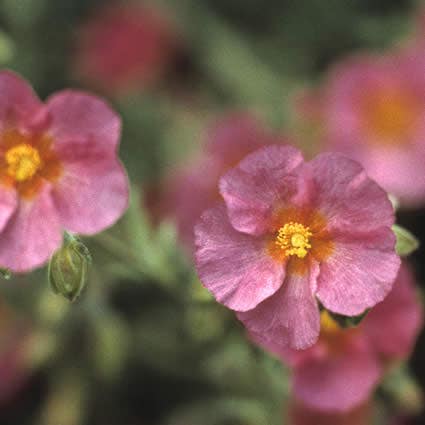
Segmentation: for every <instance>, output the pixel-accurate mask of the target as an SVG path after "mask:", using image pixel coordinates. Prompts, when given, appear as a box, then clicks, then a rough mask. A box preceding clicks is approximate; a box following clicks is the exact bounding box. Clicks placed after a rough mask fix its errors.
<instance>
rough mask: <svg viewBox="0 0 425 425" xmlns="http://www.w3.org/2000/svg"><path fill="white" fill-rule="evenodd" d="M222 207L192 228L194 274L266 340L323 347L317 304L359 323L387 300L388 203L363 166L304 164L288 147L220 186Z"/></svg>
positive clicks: (331, 160) (253, 157)
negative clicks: (319, 342)
mask: <svg viewBox="0 0 425 425" xmlns="http://www.w3.org/2000/svg"><path fill="white" fill-rule="evenodd" d="M220 192H221V195H222V196H223V198H224V203H220V204H219V205H218V206H216V207H214V208H212V209H210V210H208V211H206V212H205V213H204V214H203V215H202V218H201V220H200V221H199V223H198V224H197V226H196V228H195V235H196V245H197V250H196V265H197V270H198V273H199V276H200V278H201V281H202V283H203V284H204V285H205V286H206V287H207V289H209V290H210V291H211V292H212V293H213V294H214V296H215V297H216V299H217V300H218V301H219V302H220V303H222V304H224V305H225V306H227V307H229V308H230V309H232V310H235V311H237V312H238V318H239V319H240V320H241V321H242V322H243V323H244V324H245V326H246V327H247V328H248V329H249V330H250V331H251V332H253V333H257V334H261V335H263V337H264V339H265V340H266V341H273V342H274V343H278V344H280V345H282V346H290V347H292V348H295V349H303V348H307V347H309V346H311V345H313V344H314V343H315V342H316V341H317V338H318V335H319V329H320V314H319V307H318V302H317V299H319V301H320V302H321V303H322V304H323V305H324V306H325V307H326V308H327V309H329V310H331V311H333V312H335V313H340V314H345V315H348V316H354V315H357V314H360V313H362V312H363V311H364V310H365V309H367V308H370V307H373V306H374V305H375V304H377V303H378V302H380V301H382V300H383V299H384V298H385V296H386V295H387V294H388V293H389V292H390V290H391V288H392V284H393V282H394V280H395V278H396V276H397V272H398V268H399V264H400V260H399V258H398V256H397V255H396V253H395V251H394V244H395V236H394V234H393V232H392V230H391V225H392V224H393V222H394V211H393V208H392V206H391V203H390V202H389V200H388V197H387V194H386V193H385V192H384V191H383V190H382V189H381V188H380V187H379V186H378V185H377V184H376V183H374V182H373V181H372V180H370V179H369V178H368V177H367V175H366V173H365V172H364V170H363V168H362V167H361V166H360V165H359V164H357V163H356V162H354V161H352V160H349V159H347V158H345V157H343V156H341V155H339V154H323V155H320V156H318V157H316V158H315V159H314V160H312V161H311V162H304V160H303V158H302V156H301V153H300V152H299V151H298V150H297V149H295V148H293V147H290V146H276V145H275V146H268V147H265V148H262V149H259V150H258V151H256V152H254V153H252V154H250V155H248V156H247V157H246V158H245V159H243V160H242V161H241V162H240V163H239V165H237V166H236V167H235V168H233V169H231V170H230V171H228V172H227V173H226V174H225V175H224V176H223V177H222V178H221V180H220Z"/></svg>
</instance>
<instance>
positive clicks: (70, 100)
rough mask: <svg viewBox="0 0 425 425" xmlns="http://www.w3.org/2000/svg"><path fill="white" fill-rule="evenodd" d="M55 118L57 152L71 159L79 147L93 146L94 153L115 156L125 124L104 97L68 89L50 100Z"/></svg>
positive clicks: (51, 111) (54, 137)
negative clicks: (122, 127)
mask: <svg viewBox="0 0 425 425" xmlns="http://www.w3.org/2000/svg"><path fill="white" fill-rule="evenodd" d="M47 109H48V111H49V113H50V116H51V124H50V134H51V136H52V137H53V139H54V148H55V150H56V151H57V152H59V153H62V154H64V152H66V154H67V155H68V156H69V155H70V154H72V153H73V152H74V151H75V150H76V149H78V148H79V146H78V145H79V144H82V145H84V149H85V145H86V144H90V149H91V151H92V152H96V153H104V154H106V153H111V154H112V153H115V150H116V148H117V146H118V142H119V137H120V132H121V121H120V118H119V116H118V115H117V114H116V113H115V112H114V111H113V110H112V109H111V108H110V107H109V106H108V105H107V104H106V103H105V102H104V101H103V100H101V99H100V98H98V97H96V96H92V95H88V94H85V93H83V92H79V91H76V90H65V91H62V92H59V93H56V94H54V95H53V96H51V97H50V98H49V99H48V100H47Z"/></svg>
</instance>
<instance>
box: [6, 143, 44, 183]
mask: <svg viewBox="0 0 425 425" xmlns="http://www.w3.org/2000/svg"><path fill="white" fill-rule="evenodd" d="M5 159H6V162H7V165H8V169H7V173H8V174H9V175H10V176H11V177H13V178H14V179H15V180H16V181H18V182H23V181H25V180H29V179H30V178H31V177H33V176H34V174H35V173H36V172H37V171H38V170H39V169H40V168H41V166H42V161H41V158H40V154H39V152H38V150H37V149H36V148H34V147H33V146H31V145H29V144H27V143H21V144H19V145H17V146H14V147H13V148H10V149H9V150H8V151H7V152H6V155H5Z"/></svg>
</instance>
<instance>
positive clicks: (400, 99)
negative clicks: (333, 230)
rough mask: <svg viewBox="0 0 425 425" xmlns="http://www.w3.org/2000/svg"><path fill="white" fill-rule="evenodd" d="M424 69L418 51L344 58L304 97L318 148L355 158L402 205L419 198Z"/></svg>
mask: <svg viewBox="0 0 425 425" xmlns="http://www.w3.org/2000/svg"><path fill="white" fill-rule="evenodd" d="M424 69H425V59H424V55H423V49H412V48H409V49H406V50H404V51H396V52H392V53H391V54H387V55H382V56H372V55H369V56H366V55H363V56H356V57H353V58H350V59H348V60H345V61H344V62H342V63H340V64H338V65H337V66H335V67H334V68H333V70H332V71H331V73H330V75H329V77H328V79H327V81H326V82H325V84H324V85H323V87H322V88H321V90H317V91H316V92H315V94H313V95H311V96H309V98H310V100H309V102H310V113H309V116H307V117H306V118H307V120H310V119H311V110H312V109H316V111H317V113H316V116H315V119H314V120H315V122H316V125H317V123H318V122H320V126H321V135H320V137H322V138H323V142H324V148H326V149H332V150H334V151H339V152H342V153H344V154H346V155H347V156H349V157H351V158H353V159H355V160H357V161H359V162H360V163H361V164H362V165H363V166H364V167H365V169H366V171H367V172H368V174H369V175H370V176H371V177H372V178H373V179H374V180H376V182H377V183H378V184H380V185H381V186H382V187H383V188H384V189H385V190H386V191H388V192H389V193H391V194H393V195H395V196H396V197H397V198H399V199H400V201H401V202H402V204H404V205H406V206H409V205H415V204H420V203H423V202H425V161H424V159H425V124H424V120H423V115H424V113H425V73H424ZM315 96H316V99H314V97H315Z"/></svg>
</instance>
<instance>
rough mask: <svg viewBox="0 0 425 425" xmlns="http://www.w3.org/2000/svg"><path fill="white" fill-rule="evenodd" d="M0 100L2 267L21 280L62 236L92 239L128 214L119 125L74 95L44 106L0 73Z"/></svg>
mask: <svg viewBox="0 0 425 425" xmlns="http://www.w3.org/2000/svg"><path fill="white" fill-rule="evenodd" d="M0 93H1V94H2V95H1V98H0V191H1V210H0V265H1V266H2V267H6V268H9V269H11V270H12V271H15V272H24V271H28V270H31V269H33V268H35V267H37V266H40V265H42V264H43V263H45V262H46V261H47V260H48V259H49V257H50V256H51V255H52V254H53V252H54V251H55V250H56V249H57V248H58V247H59V246H60V244H61V241H62V232H63V230H64V229H65V230H68V231H70V232H75V233H80V234H83V235H91V234H94V233H97V232H99V231H101V230H103V229H105V228H106V227H108V226H110V225H112V224H113V223H114V222H115V221H116V220H117V219H118V218H119V217H120V216H121V215H122V213H123V212H124V210H125V209H126V207H127V202H128V182H127V177H126V174H125V172H124V170H123V168H122V166H121V164H120V162H119V160H118V159H117V152H116V151H117V147H118V142H119V136H120V120H119V117H118V116H117V115H116V114H115V113H114V112H113V111H112V110H111V109H110V108H109V107H108V106H107V105H106V104H105V103H104V102H103V101H102V100H100V99H98V98H96V97H95V96H91V95H89V94H85V93H82V92H78V91H72V90H67V91H63V92H60V93H56V94H54V95H53V96H51V97H50V98H49V99H48V100H47V102H46V103H45V104H43V103H41V102H40V100H39V99H38V98H37V97H36V95H35V94H34V92H33V91H32V89H31V87H30V86H29V85H28V84H27V83H26V82H25V81H23V80H22V79H21V78H20V77H18V76H17V75H15V74H13V73H11V72H9V71H3V72H0Z"/></svg>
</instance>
